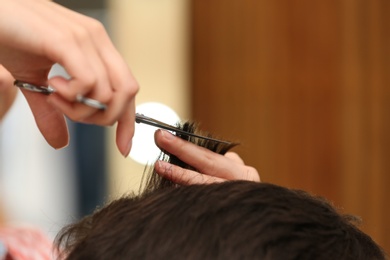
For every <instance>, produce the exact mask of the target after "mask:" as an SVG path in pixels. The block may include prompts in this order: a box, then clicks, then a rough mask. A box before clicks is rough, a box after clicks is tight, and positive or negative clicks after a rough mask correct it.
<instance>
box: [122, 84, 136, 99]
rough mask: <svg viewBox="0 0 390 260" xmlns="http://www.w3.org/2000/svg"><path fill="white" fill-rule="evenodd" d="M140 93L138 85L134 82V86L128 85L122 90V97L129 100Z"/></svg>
mask: <svg viewBox="0 0 390 260" xmlns="http://www.w3.org/2000/svg"><path fill="white" fill-rule="evenodd" d="M138 91H139V85H138V83H136V82H134V83H132V84H127V85H126V87H125V88H123V89H122V95H124V96H125V97H126V98H127V99H132V98H133V97H134V96H135V95H136V94H137V93H138Z"/></svg>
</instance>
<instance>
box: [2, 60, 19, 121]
mask: <svg viewBox="0 0 390 260" xmlns="http://www.w3.org/2000/svg"><path fill="white" fill-rule="evenodd" d="M12 82H13V78H12V76H11V74H10V73H9V72H8V71H7V70H6V69H5V68H4V67H3V66H1V65H0V121H1V119H2V118H3V117H4V115H5V114H6V113H7V111H8V109H9V108H10V107H11V105H12V103H13V102H14V99H15V97H16V91H17V89H16V88H10V87H9V86H11V85H12Z"/></svg>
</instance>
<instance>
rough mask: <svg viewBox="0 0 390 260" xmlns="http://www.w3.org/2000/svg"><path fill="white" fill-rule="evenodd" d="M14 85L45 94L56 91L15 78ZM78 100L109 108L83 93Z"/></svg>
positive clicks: (97, 107) (104, 108)
mask: <svg viewBox="0 0 390 260" xmlns="http://www.w3.org/2000/svg"><path fill="white" fill-rule="evenodd" d="M14 86H16V87H18V88H22V89H26V90H29V91H32V92H37V93H41V94H44V95H50V94H53V93H54V92H55V90H54V89H53V88H51V87H50V86H48V87H44V86H36V85H33V84H30V83H27V82H23V81H20V80H15V81H14ZM76 100H77V102H79V103H82V104H84V105H87V106H89V107H92V108H96V109H99V110H106V109H107V106H106V105H105V104H103V103H102V102H100V101H97V100H95V99H92V98H87V97H84V96H83V95H77V97H76Z"/></svg>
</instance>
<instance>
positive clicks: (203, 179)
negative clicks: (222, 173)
mask: <svg viewBox="0 0 390 260" xmlns="http://www.w3.org/2000/svg"><path fill="white" fill-rule="evenodd" d="M154 167H155V170H156V172H157V173H158V174H159V175H161V176H162V177H164V178H167V179H169V180H171V181H173V182H175V183H177V184H180V185H194V184H210V183H216V182H223V181H225V180H224V179H221V178H218V177H215V176H209V175H206V174H202V173H199V172H196V171H191V170H186V169H183V168H181V167H178V166H176V165H173V164H170V163H167V162H164V161H157V162H156V164H155V166H154Z"/></svg>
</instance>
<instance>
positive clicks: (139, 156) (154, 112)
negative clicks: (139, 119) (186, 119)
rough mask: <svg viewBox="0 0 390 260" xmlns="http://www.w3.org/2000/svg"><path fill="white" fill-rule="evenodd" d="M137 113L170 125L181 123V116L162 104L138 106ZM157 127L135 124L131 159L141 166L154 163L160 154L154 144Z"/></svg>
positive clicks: (151, 103) (150, 103)
mask: <svg viewBox="0 0 390 260" xmlns="http://www.w3.org/2000/svg"><path fill="white" fill-rule="evenodd" d="M136 111H137V113H139V114H143V115H145V116H147V117H151V118H154V119H157V120H159V121H162V122H164V123H167V124H170V125H176V123H177V122H179V121H180V118H179V116H178V115H177V114H176V113H175V111H173V110H172V109H171V108H170V107H168V106H166V105H164V104H161V103H154V102H149V103H143V104H141V105H139V106H137V109H136ZM157 129H158V128H157V127H153V126H150V125H145V124H142V123H141V124H135V133H134V137H133V147H132V148H131V152H130V155H129V156H130V158H131V159H133V160H134V161H136V162H138V163H140V164H147V163H153V162H154V161H155V160H156V159H157V158H158V156H159V154H160V149H158V147H157V146H156V144H155V143H154V132H155V131H156V130H157Z"/></svg>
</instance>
